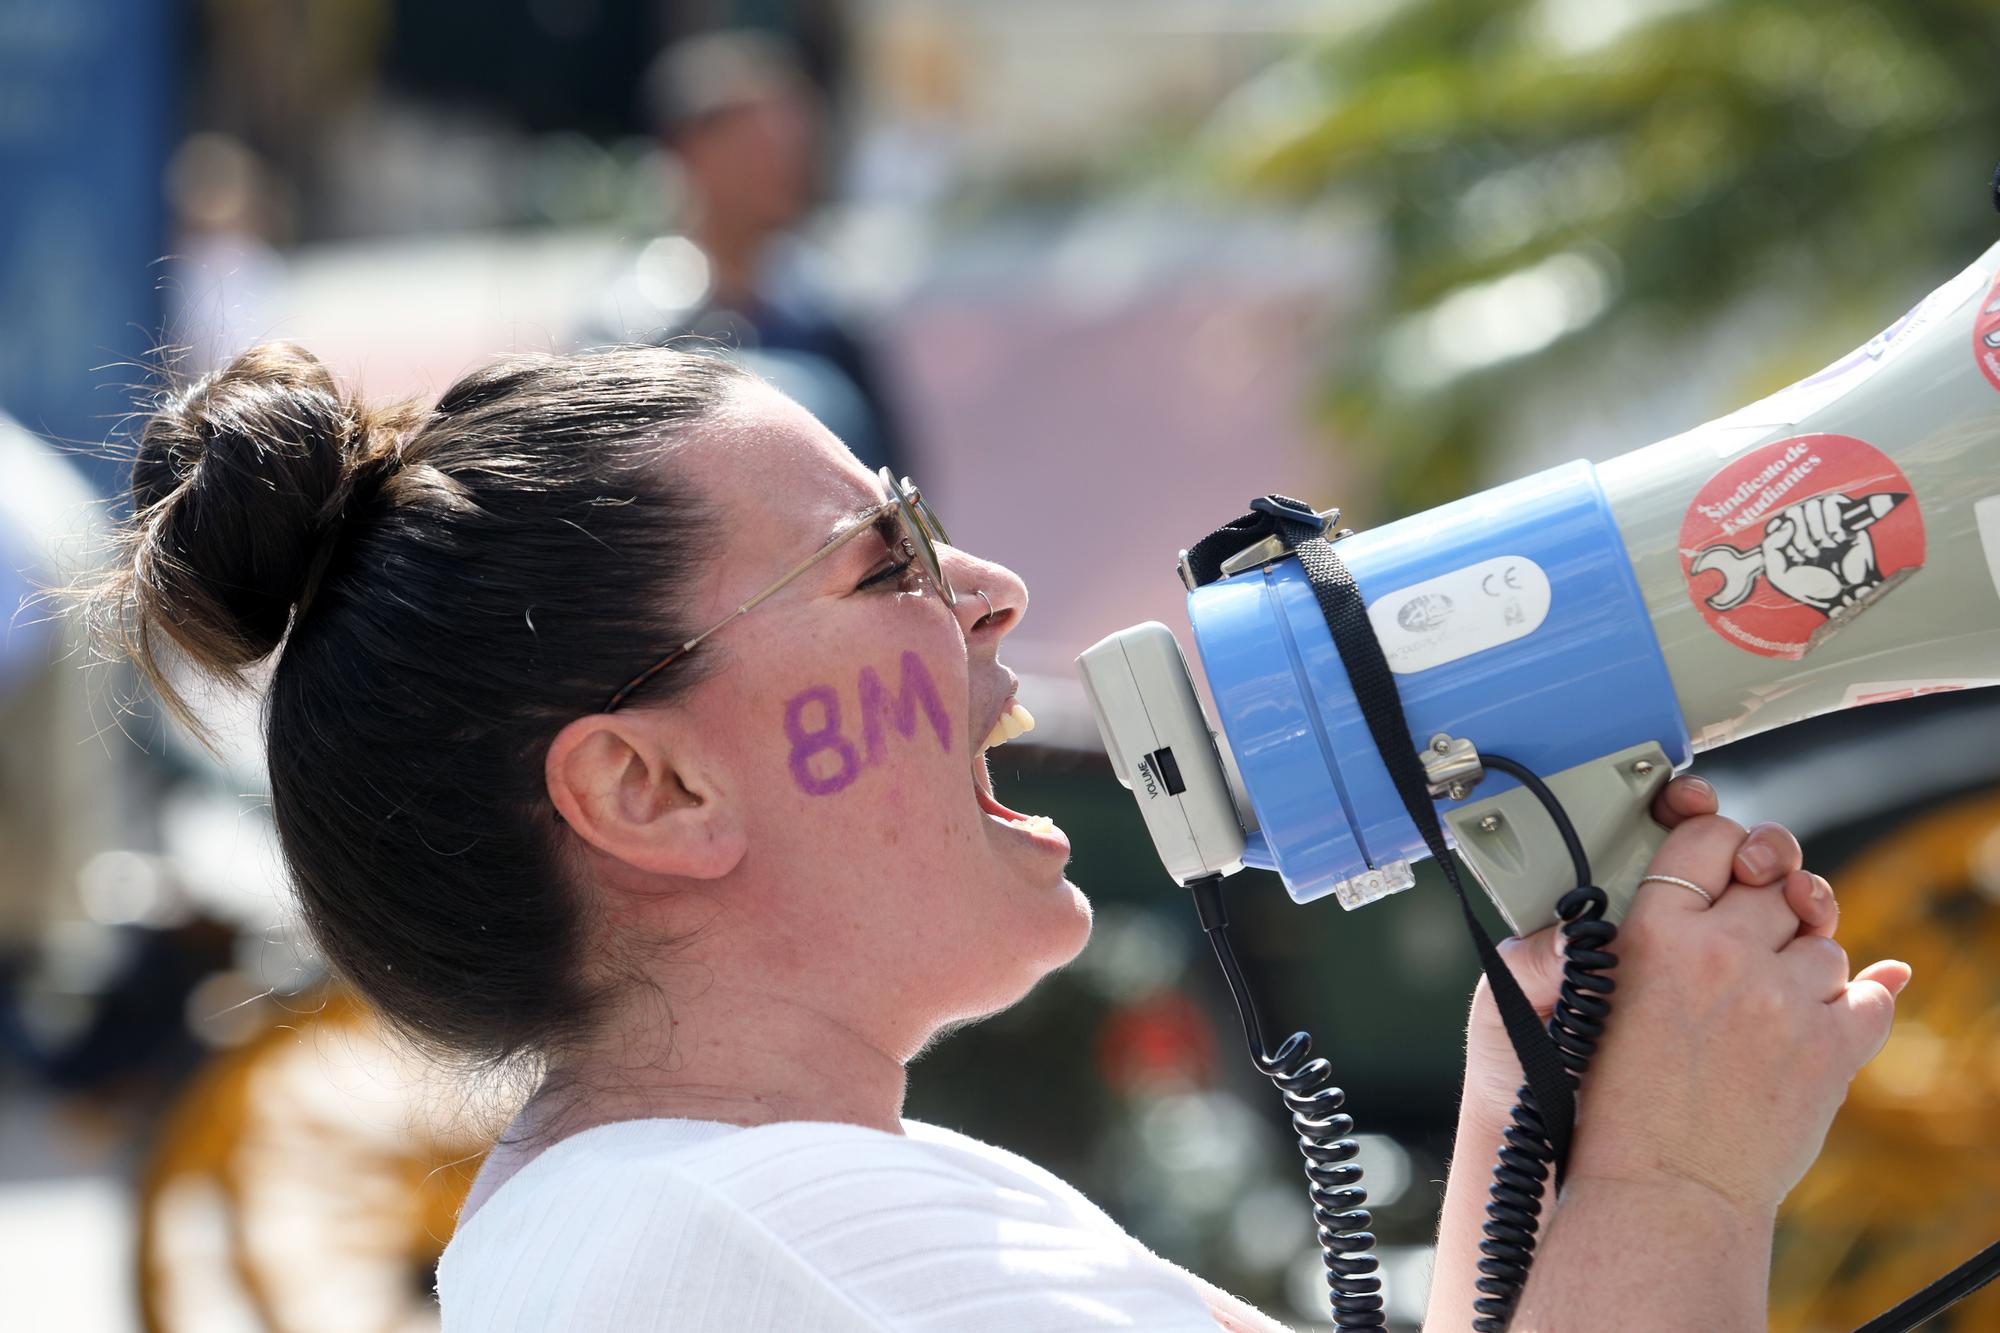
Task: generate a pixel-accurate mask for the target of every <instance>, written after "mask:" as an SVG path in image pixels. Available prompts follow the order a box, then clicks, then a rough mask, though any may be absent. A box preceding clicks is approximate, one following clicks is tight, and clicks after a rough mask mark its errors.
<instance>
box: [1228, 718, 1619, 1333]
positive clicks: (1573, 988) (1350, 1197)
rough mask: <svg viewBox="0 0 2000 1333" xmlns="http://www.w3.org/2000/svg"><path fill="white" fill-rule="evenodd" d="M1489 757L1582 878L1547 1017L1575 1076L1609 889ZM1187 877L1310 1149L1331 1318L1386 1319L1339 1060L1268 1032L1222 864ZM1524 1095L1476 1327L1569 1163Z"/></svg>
mask: <svg viewBox="0 0 2000 1333" xmlns="http://www.w3.org/2000/svg"><path fill="white" fill-rule="evenodd" d="M1480 762H1481V763H1482V764H1484V765H1485V766H1486V767H1488V768H1491V769H1495V770H1497V771H1499V772H1502V773H1505V774H1507V775H1508V776H1509V777H1512V778H1513V779H1515V780H1516V781H1517V782H1519V783H1520V784H1521V786H1522V787H1523V788H1525V789H1526V790H1527V791H1528V792H1529V793H1530V794H1531V795H1533V796H1534V797H1535V799H1536V800H1538V801H1540V802H1541V804H1542V807H1543V808H1544V809H1546V810H1547V811H1548V813H1549V818H1550V819H1552V820H1553V821H1554V822H1555V826H1556V832H1557V833H1558V834H1559V835H1561V837H1562V840H1563V846H1564V848H1565V849H1566V850H1567V851H1568V852H1569V857H1570V863H1571V865H1572V867H1573V868H1574V869H1575V871H1576V882H1577V887H1576V888H1574V889H1571V890H1570V891H1569V892H1568V893H1566V894H1564V895H1563V896H1562V899H1561V900H1560V901H1559V902H1558V903H1557V904H1556V914H1557V916H1558V917H1560V918H1561V921H1562V932H1563V940H1564V944H1563V982H1562V990H1561V993H1560V995H1559V996H1558V997H1557V999H1556V1004H1555V1011H1554V1013H1553V1014H1552V1015H1551V1016H1550V1018H1549V1025H1548V1030H1549V1036H1550V1037H1551V1038H1552V1039H1553V1040H1554V1041H1555V1044H1556V1047H1557V1050H1558V1052H1559V1053H1560V1055H1561V1057H1562V1063H1563V1068H1564V1071H1565V1072H1566V1074H1567V1075H1568V1077H1569V1079H1570V1083H1571V1086H1575V1085H1576V1084H1577V1083H1578V1081H1579V1080H1581V1078H1582V1077H1583V1073H1584V1071H1585V1070H1586V1069H1588V1068H1589V1067H1590V1057H1591V1056H1592V1055H1593V1054H1595V1053H1596V1050H1597V1042H1598V1039H1599V1038H1600V1037H1602V1036H1603V1035H1604V1021H1605V1019H1606V1017H1607V1016H1608V1015H1609V1014H1610V1012H1611V1001H1610V995H1611V992H1612V990H1613V989H1615V987H1616V983H1615V982H1613V981H1612V979H1611V978H1610V977H1609V976H1606V975H1605V974H1606V973H1607V972H1609V971H1610V970H1611V969H1612V968H1613V967H1616V966H1617V964H1618V957H1617V955H1616V954H1613V953H1609V952H1607V947H1608V946H1609V945H1610V944H1611V942H1612V941H1613V940H1615V939H1616V938H1617V937H1618V927H1617V926H1615V925H1613V924H1612V923H1611V922H1609V921H1606V920H1605V919H1604V911H1605V908H1606V907H1607V906H1608V905H1609V899H1608V898H1607V897H1606V895H1605V892H1604V890H1603V889H1600V888H1598V887H1596V886H1595V885H1593V884H1592V883H1591V882H1590V881H1591V874H1590V858H1589V856H1588V855H1587V854H1586V853H1585V852H1584V850H1583V841H1582V839H1581V838H1579V837H1578V836H1577V832H1576V826H1575V825H1573V824H1572V823H1571V822H1570V819H1569V815H1568V813H1567V812H1566V811H1564V809H1563V808H1562V802H1561V801H1559V800H1557V799H1556V796H1555V793H1554V792H1552V791H1550V790H1549V789H1548V786H1547V784H1545V783H1543V782H1542V780H1541V779H1540V778H1539V777H1537V776H1535V774H1534V773H1533V772H1532V771H1531V770H1530V769H1528V767H1527V766H1526V765H1524V764H1521V763H1518V762H1516V761H1515V760H1512V759H1509V758H1507V757H1506V756H1505V755H1497V754H1482V755H1481V756H1480ZM1188 888H1189V889H1190V890H1191V891H1192V892H1193V894H1194V900H1195V908H1196V911H1197V912H1198V913H1199V915H1200V917H1201V927H1202V930H1203V932H1204V933H1205V934H1207V936H1208V941H1209V944H1210V945H1211V946H1212V947H1213V948H1214V950H1215V960H1216V962H1217V963H1219V964H1221V966H1222V975H1223V978H1224V979H1225V980H1226V981H1227V982H1228V983H1229V994H1230V997H1231V998H1232V999H1233V1000H1234V1001H1235V1002H1236V1015H1237V1017H1238V1018H1239V1019H1241V1020H1242V1023H1243V1037H1244V1040H1245V1041H1246V1042H1247V1043H1248V1044H1249V1047H1250V1055H1251V1058H1253V1059H1254V1060H1255V1061H1256V1062H1257V1069H1258V1072H1259V1073H1261V1074H1263V1075H1264V1077H1266V1078H1268V1079H1270V1080H1271V1082H1272V1084H1273V1085H1274V1086H1276V1087H1277V1089H1278V1092H1279V1095H1281V1096H1282V1097H1283V1098H1284V1099H1285V1107H1286V1109H1287V1110H1289V1111H1290V1112H1291V1113H1292V1130H1293V1132H1294V1133H1296V1134H1297V1135H1298V1139H1299V1153H1300V1155H1301V1156H1303V1157H1304V1158H1305V1163H1306V1178H1307V1180H1308V1181H1309V1182H1310V1184H1309V1193H1310V1195H1311V1198H1312V1205H1313V1223H1314V1225H1315V1226H1316V1228H1317V1229H1318V1233H1319V1243H1320V1250H1321V1252H1322V1254H1323V1255H1324V1257H1325V1262H1326V1282H1327V1288H1328V1300H1329V1302H1330V1304H1331V1307H1332V1311H1333V1323H1334V1327H1335V1328H1338V1329H1342V1330H1350V1329H1379V1328H1383V1327H1385V1326H1386V1318H1385V1315H1384V1313H1383V1299H1382V1279H1381V1278H1380V1277H1379V1276H1377V1269H1378V1268H1379V1266H1380V1265H1379V1263H1378V1261H1377V1259H1376V1257H1375V1254H1374V1249H1375V1235H1374V1233H1373V1232H1371V1231H1370V1230H1369V1229H1368V1228H1369V1227H1370V1225H1371V1224H1372V1223H1373V1218H1372V1217H1371V1216H1370V1214H1369V1212H1368V1210H1367V1208H1366V1207H1365V1205H1366V1204H1367V1202H1368V1193H1367V1191H1366V1190H1364V1189H1363V1188H1362V1187H1361V1168H1360V1166H1359V1165H1358V1164H1356V1163H1355V1161H1354V1158H1355V1156H1356V1154H1357V1153H1358V1151H1359V1148H1358V1147H1357V1145H1356V1144H1355V1142H1354V1140H1353V1139H1352V1138H1350V1137H1348V1136H1349V1135H1351V1134H1352V1133H1353V1132H1354V1121H1353V1118H1352V1117H1350V1116H1348V1115H1346V1114H1344V1113H1343V1112H1342V1110H1341V1108H1342V1106H1343V1105H1345V1103H1346V1101H1347V1094H1346V1093H1345V1092H1344V1091H1342V1090H1341V1089H1339V1088H1337V1087H1335V1086H1333V1066H1331V1065H1330V1064H1328V1063H1327V1062H1326V1060H1325V1059H1324V1058H1323V1057H1321V1058H1311V1057H1312V1037H1311V1035H1310V1034H1308V1033H1305V1032H1294V1033H1292V1035H1291V1036H1289V1037H1287V1038H1285V1039H1284V1040H1283V1041H1282V1042H1280V1043H1278V1046H1277V1048H1276V1049H1275V1050H1273V1049H1272V1048H1271V1046H1270V1045H1269V1043H1268V1042H1267V1041H1266V1040H1265V1037H1264V1021H1263V1017H1262V1016H1261V1015H1260V1014H1259V1013H1258V1011H1257V1002H1256V999H1255V998H1254V997H1253V996H1252V995H1251V993H1250V986H1249V983H1248V982H1247V981H1246V980H1245V978H1244V975H1243V967H1242V964H1241V963H1239V962H1238V961H1237V958H1236V951H1235V949H1234V948H1233V947H1232V946H1231V945H1230V942H1229V933H1228V926H1229V918H1228V915H1227V913H1225V912H1224V910H1223V906H1222V876H1220V875H1204V876H1202V877H1201V878H1199V879H1196V880H1192V881H1190V882H1189V884H1188ZM1515 1097H1516V1101H1515V1105H1514V1109H1513V1112H1512V1114H1511V1116H1510V1117H1509V1123H1508V1126H1507V1129H1506V1132H1505V1134H1504V1135H1503V1138H1502V1143H1501V1147H1500V1157H1499V1161H1498V1162H1497V1163H1496V1164H1495V1166H1494V1168H1493V1185H1492V1187H1491V1188H1490V1190H1489V1191H1488V1199H1487V1204H1486V1223H1485V1225H1484V1227H1483V1228H1482V1234H1483V1236H1484V1237H1485V1238H1484V1239H1483V1240H1482V1241H1481V1242H1480V1244H1479V1251H1480V1254H1481V1256H1482V1257H1481V1259H1480V1261H1479V1272H1480V1277H1479V1280H1478V1284H1477V1285H1478V1290H1479V1292H1480V1293H1481V1298H1480V1299H1478V1300H1476V1301H1475V1302H1474V1303H1473V1309H1474V1310H1475V1312H1476V1314H1477V1317H1476V1318H1475V1319H1474V1320H1473V1325H1472V1326H1473V1329H1474V1330H1475V1333H1504V1330H1505V1329H1506V1327H1507V1323H1508V1321H1509V1320H1510V1319H1512V1318H1513V1315H1514V1307H1515V1306H1516V1305H1517V1304H1519V1302H1520V1299H1521V1288H1522V1287H1523V1286H1524V1285H1525V1284H1526V1283H1527V1280H1528V1268H1529V1266H1530V1265H1531V1264H1532V1263H1533V1262H1534V1253H1535V1239H1536V1233H1537V1231H1538V1229H1539V1225H1540V1222H1541V1213H1542V1194H1543V1190H1544V1188H1545V1186H1546V1184H1547V1182H1548V1179H1549V1175H1550V1170H1551V1168H1552V1167H1554V1168H1555V1169H1557V1170H1558V1171H1559V1170H1560V1164H1559V1163H1557V1162H1555V1160H1554V1159H1555V1149H1554V1146H1553V1145H1552V1143H1551V1141H1550V1136H1549V1133H1548V1130H1547V1129H1546V1128H1545V1127H1544V1125H1543V1123H1542V1118H1541V1115H1540V1113H1539V1112H1538V1111H1537V1110H1536V1107H1535V1099H1534V1096H1533V1094H1532V1093H1531V1092H1530V1091H1529V1090H1528V1088H1527V1086H1526V1085H1525V1084H1524V1085H1523V1086H1522V1087H1521V1089H1520V1090H1519V1091H1518V1092H1517V1093H1516V1094H1515Z"/></svg>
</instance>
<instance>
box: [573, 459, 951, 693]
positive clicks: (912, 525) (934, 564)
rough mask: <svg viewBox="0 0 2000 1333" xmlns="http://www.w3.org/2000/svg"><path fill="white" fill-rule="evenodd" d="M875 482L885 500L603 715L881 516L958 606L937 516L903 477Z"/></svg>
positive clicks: (631, 684) (640, 679)
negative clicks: (895, 518)
mask: <svg viewBox="0 0 2000 1333" xmlns="http://www.w3.org/2000/svg"><path fill="white" fill-rule="evenodd" d="M876 477H877V479H878V480H880V481H881V483H882V487H883V489H884V490H885V491H887V492H888V498H887V499H886V500H884V501H882V502H881V503H880V504H878V505H875V506H873V507H872V508H869V509H864V510H862V511H861V512H860V513H859V514H857V515H855V517H854V522H853V524H852V526H850V527H848V528H846V529H845V530H843V531H841V532H839V533H836V534H835V535H834V536H833V537H832V538H831V539H830V540H829V541H828V542H827V543H826V544H825V545H824V546H822V547H820V548H819V549H818V550H817V551H814V552H813V553H812V554H811V555H809V556H807V557H806V558H805V559H803V560H801V561H799V562H798V563H797V564H796V565H793V566H792V567H791V568H790V569H788V570H786V571H785V572H784V573H783V574H780V575H779V576H778V577H777V578H776V579H775V580H774V581H773V582H771V583H770V584H769V585H767V586H766V587H764V588H763V589H762V590H761V591H759V592H758V593H757V594H756V595H755V596H754V597H752V598H750V599H749V600H748V601H746V602H744V603H743V604H742V605H741V606H739V607H737V608H736V609H735V610H734V611H731V612H730V613H729V614H728V615H726V616H724V617H723V618H722V619H720V620H718V621H716V622H715V623H714V624H713V625H710V626H709V627H708V628H707V629H705V630H703V631H702V632H701V633H699V634H697V635H695V636H694V637H693V638H692V639H689V640H688V641H687V642H686V643H684V644H682V645H681V646H680V647H678V648H676V649H674V650H673V651H672V652H670V653H668V654H667V655H666V656H665V657H662V658H661V659H660V660H659V661H657V662H655V663H653V664H652V665H651V666H649V667H647V668H646V669H645V670H644V671H641V672H640V673H639V674H638V675H636V676H634V677H632V679H630V680H628V681H626V682H625V683H624V684H623V685H621V686H619V687H618V691H617V693H615V694H613V695H612V696H611V699H610V702H608V703H606V704H605V705H604V711H605V712H607V713H615V712H617V711H618V709H619V707H620V706H621V705H623V704H624V703H625V701H626V700H628V699H630V698H631V697H632V695H633V693H634V692H636V691H637V690H638V689H639V688H640V687H641V686H643V685H645V684H646V682H647V681H650V680H651V679H652V678H653V677H655V676H657V675H659V674H660V673H661V672H662V671H665V670H666V669H667V668H668V667H670V666H672V665H673V664H674V663H675V662H678V661H679V660H680V659H681V658H683V657H685V656H687V655H688V654H689V653H691V652H693V651H694V650H695V649H696V648H697V647H699V646H700V645H701V644H702V642H703V641H705V640H706V639H708V638H709V636H710V635H712V634H714V633H715V632H716V631H717V630H720V629H721V628H722V627H723V626H724V625H727V624H729V623H730V622H732V621H734V620H735V619H736V618H737V617H739V616H744V615H748V614H749V613H750V612H751V611H752V610H753V609H755V608H756V607H757V606H758V605H759V604H760V603H762V602H764V601H765V600H766V599H768V598H770V597H772V596H773V595H775V594H776V593H777V592H779V591H780V590H781V589H783V588H784V587H785V585H786V584H788V583H790V582H791V581H792V580H793V579H796V578H798V577H799V576H800V575H801V574H803V573H805V572H806V571H807V570H809V569H811V568H812V567H813V566H814V565H817V564H818V563H819V562H820V561H822V560H825V559H826V558H827V557H828V556H831V555H832V554H833V553H834V552H835V551H838V550H839V549H840V548H841V547H843V546H845V545H847V543H849V542H850V541H853V540H854V539H855V538H856V537H858V536H860V535H861V534H862V533H864V532H870V531H872V530H873V529H874V527H875V524H876V523H877V522H878V521H879V520H880V519H881V518H882V516H883V515H885V514H889V513H898V514H899V516H900V517H901V519H902V522H903V538H902V541H903V545H904V546H905V547H906V548H907V550H908V554H909V557H910V558H911V559H912V560H915V559H919V558H921V559H922V560H923V562H924V570H925V572H926V573H928V574H929V575H930V576H931V583H932V586H934V587H935V588H936V589H937V590H938V596H940V597H942V598H944V604H945V605H946V606H949V607H956V606H957V605H958V593H957V592H956V591H955V590H954V589H953V588H952V586H951V578H950V577H949V576H948V575H947V574H946V573H945V572H944V562H943V560H942V559H940V558H939V556H938V552H937V548H938V547H940V546H949V545H951V538H950V537H949V536H947V535H946V534H945V530H944V524H942V523H940V522H938V516H937V514H936V512H935V511H933V510H932V509H931V507H930V506H929V505H928V504H926V503H925V502H924V494H923V492H922V491H920V490H918V489H917V488H916V486H915V485H914V484H913V483H912V482H911V481H910V479H909V478H908V477H904V478H903V479H902V480H901V481H897V480H896V474H895V473H893V472H891V471H890V470H889V469H888V468H886V467H885V468H882V469H880V470H879V471H878V472H877V473H876Z"/></svg>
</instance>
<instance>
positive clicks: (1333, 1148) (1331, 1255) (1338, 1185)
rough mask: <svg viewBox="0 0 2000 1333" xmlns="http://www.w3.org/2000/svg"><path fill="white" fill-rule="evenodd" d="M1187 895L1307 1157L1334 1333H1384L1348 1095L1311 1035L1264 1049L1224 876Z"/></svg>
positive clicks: (1262, 1069)
mask: <svg viewBox="0 0 2000 1333" xmlns="http://www.w3.org/2000/svg"><path fill="white" fill-rule="evenodd" d="M1188 888H1189V889H1191V890H1192V891H1193V893H1194V900H1195V907H1196V909H1197V911H1199V913H1200V915H1201V928H1202V930H1203V931H1204V932H1206V933H1207V935H1208V942H1209V943H1210V944H1211V945H1212V946H1213V947H1214V949H1215V961H1216V962H1218V963H1220V964H1221V965H1222V975H1223V977H1224V978H1225V979H1226V980H1227V981H1228V983H1229V994H1230V997H1231V998H1232V999H1233V1000H1235V1002H1236V1016H1237V1017H1238V1018H1240V1019H1241V1020H1242V1022H1243V1036H1244V1039H1245V1040H1246V1041H1247V1042H1248V1043H1249V1046H1250V1055H1251V1057H1252V1058H1253V1059H1254V1060H1256V1062H1257V1069H1258V1072H1259V1073H1261V1074H1263V1075H1264V1077H1266V1078H1268V1079H1270V1080H1271V1082H1272V1084H1273V1085H1275V1086H1276V1087H1277V1089H1278V1092H1279V1094H1280V1095H1281V1096H1282V1097H1283V1098H1284V1099H1285V1107H1286V1109H1287V1110H1289V1111H1290V1112H1291V1113H1292V1130H1293V1132H1294V1133H1296V1134H1297V1135H1298V1138H1299V1153H1300V1155H1301V1156H1303V1157H1304V1158H1305V1162H1306V1178H1307V1180H1308V1181H1309V1182H1310V1184H1309V1187H1308V1192H1309V1193H1310V1195H1311V1197H1312V1206H1313V1223H1314V1225H1315V1227H1316V1228H1317V1229H1318V1232H1319V1244H1320V1250H1321V1253H1322V1254H1323V1255H1324V1256H1325V1260H1326V1284H1327V1290H1328V1300H1329V1302H1330V1303H1331V1305H1332V1309H1333V1324H1334V1327H1335V1328H1338V1329H1342V1330H1350V1329H1354V1330H1365V1329H1379V1328H1383V1327H1385V1326H1386V1319H1385V1316H1384V1314H1383V1308H1382V1304H1383V1303H1382V1279H1381V1278H1380V1277H1378V1276H1377V1275H1376V1269H1377V1267H1378V1263H1377V1260H1376V1258H1375V1255H1374V1249H1375V1236H1374V1233H1373V1232H1371V1231H1369V1230H1368V1227H1369V1225H1370V1224H1371V1222H1372V1220H1373V1219H1372V1218H1371V1217H1370V1216H1369V1213H1368V1210H1367V1208H1366V1207H1365V1206H1364V1205H1366V1204H1367V1202H1368V1192H1367V1191H1366V1190H1364V1189H1362V1188H1361V1167H1360V1166H1359V1165H1358V1164H1356V1163H1355V1161H1354V1158H1355V1155H1356V1154H1357V1153H1358V1152H1359V1151H1360V1148H1359V1146H1358V1145H1357V1144H1356V1143H1355V1142H1354V1140H1353V1139H1352V1138H1350V1137H1348V1136H1349V1135H1350V1134H1352V1133H1353V1132H1354V1121H1353V1119H1352V1118H1351V1117H1349V1116H1347V1115H1345V1114H1343V1113H1342V1112H1341V1109H1340V1108H1341V1106H1342V1104H1343V1103H1345V1102H1346V1100H1347V1094H1346V1093H1345V1092H1343V1091H1341V1090H1340V1089H1339V1088H1336V1087H1334V1086H1333V1066H1332V1065H1330V1064H1328V1063H1327V1062H1326V1060H1325V1058H1324V1057H1319V1058H1312V1037H1311V1036H1310V1035H1309V1034H1307V1033H1304V1032H1294V1033H1293V1034H1292V1035H1291V1036H1289V1037H1287V1038H1285V1039H1284V1040H1283V1041H1281V1042H1279V1043H1278V1047H1277V1049H1276V1050H1272V1049H1271V1048H1270V1046H1269V1045H1268V1044H1266V1042H1265V1040H1264V1020H1263V1018H1262V1017H1261V1016H1260V1015H1259V1014H1258V1012H1257V1001H1256V1000H1255V998H1253V997H1252V995H1251V994H1250V986H1249V984H1248V982H1246V981H1245V980H1244V977H1243V968H1242V966H1241V965H1240V964H1239V963H1238V962H1237V961H1236V951H1235V949H1234V948H1232V947H1231V946H1230V943H1229V933H1228V926H1229V918H1228V916H1227V915H1226V914H1225V913H1224V912H1223V909H1222V876H1220V875H1205V876H1203V877H1202V878H1200V879H1197V880H1194V881H1192V882H1190V883H1189V885H1188Z"/></svg>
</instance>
